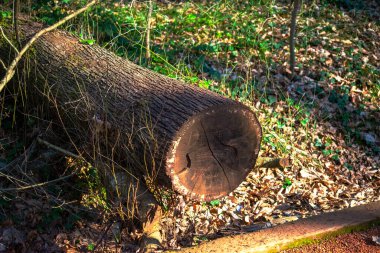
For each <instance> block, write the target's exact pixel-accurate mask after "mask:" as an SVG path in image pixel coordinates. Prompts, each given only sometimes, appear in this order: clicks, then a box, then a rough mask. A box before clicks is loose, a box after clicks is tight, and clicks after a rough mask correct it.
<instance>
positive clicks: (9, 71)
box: [0, 0, 98, 92]
mask: <svg viewBox="0 0 380 253" xmlns="http://www.w3.org/2000/svg"><path fill="white" fill-rule="evenodd" d="M97 2H98V1H97V0H93V1H91V2H89V3H88V4H86V5H85V6H84V7H83V8H81V9H79V10H77V11H75V12H73V13H72V14H70V15H68V16H66V17H65V18H63V19H61V20H60V21H58V22H57V23H55V24H54V25H52V26H49V27H46V28H45V29H42V30H41V31H39V32H38V33H36V34H35V35H34V36H33V37H32V38H31V39H30V41H29V42H28V43H27V44H26V45H25V46H24V47H23V48H22V49H21V51H20V52H19V53H18V54H17V56H16V58H15V59H14V60H13V61H12V63H11V65H10V66H9V67H8V69H7V72H6V73H5V76H4V78H3V79H2V80H1V82H0V92H1V91H2V90H3V89H4V87H5V85H7V83H8V82H9V81H10V80H11V79H12V77H13V76H14V74H15V72H16V67H17V64H18V62H19V61H20V60H21V59H22V56H23V55H24V54H25V53H26V52H27V51H28V49H29V48H30V47H31V46H32V45H33V43H34V42H35V41H36V40H37V39H38V38H40V37H41V36H42V35H44V34H46V33H48V32H50V31H53V30H54V29H56V28H57V27H59V26H61V25H63V24H64V23H65V22H67V21H68V20H70V19H72V18H75V17H76V16H78V15H79V14H81V13H82V12H85V11H86V10H88V9H89V8H90V7H91V6H93V5H95V4H96V3H97Z"/></svg>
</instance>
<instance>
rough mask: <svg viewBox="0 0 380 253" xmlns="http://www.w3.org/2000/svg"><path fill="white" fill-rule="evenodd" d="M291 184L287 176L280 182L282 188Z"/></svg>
mask: <svg viewBox="0 0 380 253" xmlns="http://www.w3.org/2000/svg"><path fill="white" fill-rule="evenodd" d="M291 185H292V181H291V180H290V179H289V178H285V179H284V182H283V183H282V188H284V189H286V188H288V187H289V186H291Z"/></svg>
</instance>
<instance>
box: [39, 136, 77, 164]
mask: <svg viewBox="0 0 380 253" xmlns="http://www.w3.org/2000/svg"><path fill="white" fill-rule="evenodd" d="M37 141H38V143H40V144H44V145H46V146H47V147H49V148H51V149H54V150H56V151H58V152H61V153H62V154H65V155H68V156H71V157H74V158H76V159H81V160H84V159H83V158H82V157H81V156H79V155H76V154H74V153H72V152H70V151H67V150H65V149H63V148H61V147H58V146H56V145H54V144H51V143H50V142H47V141H44V140H42V139H41V138H40V137H37Z"/></svg>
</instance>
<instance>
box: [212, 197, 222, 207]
mask: <svg viewBox="0 0 380 253" xmlns="http://www.w3.org/2000/svg"><path fill="white" fill-rule="evenodd" d="M219 204H220V200H218V199H215V200H211V201H210V205H211V206H212V207H214V206H219Z"/></svg>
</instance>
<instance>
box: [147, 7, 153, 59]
mask: <svg viewBox="0 0 380 253" xmlns="http://www.w3.org/2000/svg"><path fill="white" fill-rule="evenodd" d="M152 11H153V1H152V0H149V11H148V18H147V19H148V23H147V25H146V40H145V42H146V54H145V58H146V61H147V63H148V65H149V64H150V61H151V59H150V30H151V24H152Z"/></svg>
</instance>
